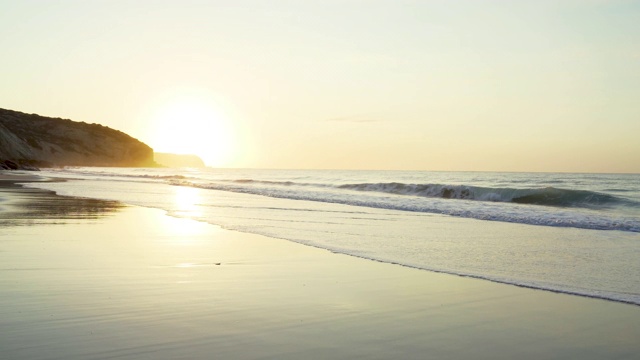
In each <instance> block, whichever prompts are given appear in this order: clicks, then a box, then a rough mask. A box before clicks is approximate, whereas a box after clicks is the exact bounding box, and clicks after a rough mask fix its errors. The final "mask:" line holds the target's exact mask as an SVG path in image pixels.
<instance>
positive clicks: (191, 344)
mask: <svg viewBox="0 0 640 360" xmlns="http://www.w3.org/2000/svg"><path fill="white" fill-rule="evenodd" d="M20 181H24V180H20ZM2 182H4V181H0V183H2ZM5 183H7V182H5ZM19 189H23V190H24V191H21V190H19ZM0 196H3V197H4V198H5V200H7V201H4V202H0V206H2V207H4V205H5V204H7V203H9V205H7V206H11V207H12V210H15V209H18V208H23V209H33V208H38V209H40V212H39V213H38V214H36V215H34V216H40V218H34V217H32V218H29V217H25V215H24V214H25V213H29V212H24V211H13V212H9V213H7V212H6V211H4V212H3V213H4V215H3V216H4V217H5V218H7V217H13V219H8V220H12V221H13V223H11V222H9V223H8V224H7V223H2V226H3V232H2V233H0V244H1V245H0V263H2V264H3V265H2V268H1V269H0V287H1V288H2V289H3V292H4V293H5V296H3V297H2V298H1V299H0V312H1V316H0V319H1V320H0V331H1V332H2V333H3V334H6V336H5V335H3V337H2V339H0V348H1V349H3V354H5V356H8V359H18V358H30V359H38V358H42V359H44V358H67V359H75V358H77V359H85V358H108V357H123V358H167V359H170V358H177V357H189V358H211V357H212V354H215V356H214V357H220V358H240V359H242V358H245V359H253V358H292V359H293V358H301V357H305V358H354V357H364V358H381V359H383V358H404V359H409V358H416V359H417V358H424V357H425V354H430V355H429V356H430V357H433V358H475V359H485V358H486V359H496V358H505V359H506V358H521V359H528V358H531V359H534V358H535V359H539V358H550V359H553V358H557V359H563V358H583V359H600V358H613V357H617V358H623V359H624V358H633V357H634V356H636V355H637V354H638V353H640V344H637V338H638V337H640V311H638V308H637V306H635V305H629V304H623V303H616V302H611V301H606V300H599V299H591V298H585V297H578V296H573V295H566V294H559V293H552V292H548V291H542V290H534V289H527V288H521V287H516V286H508V285H505V284H500V283H494V282H489V281H483V280H480V279H474V278H468V277H460V276H456V275H449V274H444V273H436V272H429V271H425V270H419V269H414V268H408V267H403V266H398V265H394V264H389V263H382V262H376V261H371V260H366V259H363V258H357V257H353V256H349V255H343V254H336V253H332V252H330V251H328V250H323V249H320V248H315V247H310V246H305V245H302V244H298V243H294V242H290V241H286V240H279V239H274V238H268V237H264V236H261V235H254V234H246V233H240V232H234V231H229V230H224V229H221V228H219V227H217V226H214V225H210V224H205V223H201V222H197V221H194V220H189V219H179V218H173V217H170V216H168V215H166V214H165V213H164V211H163V210H158V209H149V208H142V207H135V206H129V205H122V204H121V206H119V207H115V208H113V207H110V206H106V208H109V210H108V211H104V212H96V211H92V210H91V209H92V207H96V206H98V207H100V208H103V207H102V205H106V204H104V201H101V200H98V203H90V204H86V203H82V201H85V200H86V199H79V198H69V199H71V200H69V201H71V202H70V203H65V204H64V205H63V206H65V207H67V206H69V205H71V204H73V203H75V204H76V205H77V206H76V207H75V209H76V210H77V211H75V212H61V211H59V208H60V206H59V205H60V204H59V203H56V201H58V202H59V201H63V202H64V200H62V198H66V197H60V196H57V195H54V194H51V192H47V191H44V190H38V191H34V190H33V189H28V190H27V189H25V188H18V187H6V186H4V187H2V195H0ZM52 200H54V201H52ZM80 204H84V205H83V206H80ZM89 205H90V206H89ZM70 213H71V214H72V215H69V214H70ZM42 214H49V215H48V217H46V216H45V217H42ZM38 219H39V220H41V221H36V220H38ZM4 220H7V219H4ZM0 221H1V220H0ZM20 225H28V226H20Z"/></svg>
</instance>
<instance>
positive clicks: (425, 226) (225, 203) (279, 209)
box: [27, 168, 640, 305]
mask: <svg viewBox="0 0 640 360" xmlns="http://www.w3.org/2000/svg"><path fill="white" fill-rule="evenodd" d="M42 175H43V176H46V177H51V178H64V179H67V181H65V182H47V183H30V184H27V186H31V187H39V188H45V189H49V190H53V191H56V192H57V193H58V194H60V195H70V196H80V197H89V198H100V199H109V200H119V201H122V202H124V203H129V204H133V205H139V206H145V207H152V208H160V209H164V210H166V211H167V213H168V214H169V215H171V216H176V217H187V218H192V219H195V220H198V221H204V222H208V223H212V224H216V225H220V226H222V227H224V228H227V229H231V230H237V231H243V232H249V233H256V234H262V235H266V236H270V237H276V238H281V239H286V240H290V241H295V242H299V243H302V244H306V245H310V246H315V247H320V248H324V249H327V250H330V251H334V252H337V253H343V254H347V255H352V256H358V257H362V258H367V259H371V260H376V261H383V262H389V263H394V264H398V265H403V266H409V267H415V268H419V269H424V270H430V271H438V272H444V273H450V274H455V275H462V276H470V277H476V278H481V279H486V280H491V281H496V282H501V283H507V284H513V285H517V286H524V287H530V288H537V289H542V290H548V291H556V292H563V293H569V294H575V295H581V296H588V297H595V298H601V299H606V300H612V301H620V302H626V303H631V304H636V305H640V175H638V174H566V173H558V174H550V173H491V172H486V173H484V172H416V171H406V172H401V171H337V170H333V171H330V170H322V171H312V170H239V169H209V168H205V169H142V168H130V169H123V168H65V169H55V170H54V169H49V170H45V171H42Z"/></svg>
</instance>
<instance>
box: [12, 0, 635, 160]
mask: <svg viewBox="0 0 640 360" xmlns="http://www.w3.org/2000/svg"><path fill="white" fill-rule="evenodd" d="M638 24H640V1H596V0H591V1H578V0H566V1H562V0H556V1H524V0H523V1H476V0H466V1H376V0H370V1H364V0H359V1H358V0H344V1H331V0H326V1H266V0H265V1H257V0H256V1H193V0H182V1H144V0H139V1H118V0H109V1H91V0H88V1H84V0H83V1H80V0H78V1H68V0H62V1H56V2H50V1H28V0H27V1H9V0H0V48H1V49H3V50H2V55H1V56H0V69H2V70H1V71H0V107H2V108H8V109H13V110H19V111H24V112H28V113H38V114H41V115H47V116H54V117H63V118H70V119H73V120H78V121H86V122H96V123H100V124H103V125H106V126H109V127H112V128H116V129H118V130H122V131H124V132H126V133H129V134H130V135H132V136H134V137H136V138H138V139H140V140H142V141H144V142H146V143H148V144H149V145H150V146H152V147H153V148H154V149H156V150H157V151H168V152H189V153H197V154H198V155H200V156H201V157H202V158H203V159H204V160H205V162H206V163H207V164H209V165H212V166H226V167H252V168H323V169H327V168H339V169H407V170H462V171H464V170H473V171H482V170H486V171H568V172H574V171H575V172H640V141H638V134H640V100H639V99H640V46H639V45H638V44H640V26H639V25H638Z"/></svg>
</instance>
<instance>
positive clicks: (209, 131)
mask: <svg viewBox="0 0 640 360" xmlns="http://www.w3.org/2000/svg"><path fill="white" fill-rule="evenodd" d="M152 126H153V130H152V133H153V136H152V139H151V141H150V145H151V147H153V148H154V150H155V151H156V152H168V153H175V154H194V155H198V156H200V158H202V160H203V161H204V162H205V164H206V165H208V166H217V167H224V166H230V165H231V164H232V163H233V160H234V156H235V141H234V136H235V134H234V131H233V128H232V126H231V123H230V122H229V120H228V119H227V118H226V117H225V116H223V115H222V114H221V113H220V112H219V111H218V110H217V109H216V107H215V106H213V105H211V104H209V103H207V102H204V101H198V100H193V99H182V100H178V101H174V102H171V103H168V104H167V105H165V106H163V107H161V108H160V109H159V110H158V111H157V114H156V115H155V116H154V119H153V125H152Z"/></svg>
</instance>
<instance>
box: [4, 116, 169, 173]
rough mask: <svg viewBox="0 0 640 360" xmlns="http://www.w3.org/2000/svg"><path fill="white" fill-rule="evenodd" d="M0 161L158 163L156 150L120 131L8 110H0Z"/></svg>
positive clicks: (46, 164)
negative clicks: (154, 156) (156, 161)
mask: <svg viewBox="0 0 640 360" xmlns="http://www.w3.org/2000/svg"><path fill="white" fill-rule="evenodd" d="M0 160H11V161H13V162H16V163H18V164H21V165H35V166H41V167H48V166H121V167H148V166H157V165H156V163H155V162H154V160H153V149H151V148H150V147H149V146H148V145H146V144H144V143H142V142H141V141H139V140H137V139H134V138H132V137H131V136H129V135H127V134H125V133H123V132H121V131H118V130H114V129H111V128H108V127H105V126H102V125H99V124H87V123H84V122H76V121H71V120H65V119H60V118H50V117H45V116H40V115H35V114H25V113H21V112H18V111H12V110H5V109H0ZM0 162H1V161H0Z"/></svg>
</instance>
